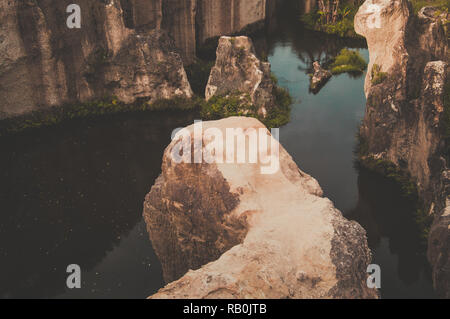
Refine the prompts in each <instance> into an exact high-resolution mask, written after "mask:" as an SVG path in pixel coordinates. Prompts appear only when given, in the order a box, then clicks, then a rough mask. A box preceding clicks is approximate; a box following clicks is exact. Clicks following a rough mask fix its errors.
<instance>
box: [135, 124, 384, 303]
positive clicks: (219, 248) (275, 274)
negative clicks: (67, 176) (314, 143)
mask: <svg viewBox="0 0 450 319" xmlns="http://www.w3.org/2000/svg"><path fill="white" fill-rule="evenodd" d="M197 125H198V124H197ZM197 127H198V126H197ZM210 128H215V132H216V133H217V132H221V134H223V136H224V137H225V136H227V129H235V128H241V129H242V131H240V132H239V131H238V132H237V133H236V135H237V136H238V137H244V138H245V136H246V135H247V139H248V141H247V143H246V148H245V149H246V154H247V157H248V160H247V161H246V163H217V162H215V163H211V164H207V163H205V162H203V163H197V164H189V163H177V162H178V161H176V160H175V158H174V156H173V154H177V152H179V146H180V143H182V142H183V141H184V139H185V138H187V137H191V138H192V137H193V136H194V135H195V134H198V133H195V132H196V130H197V129H196V128H195V127H194V125H192V126H189V127H187V128H186V129H185V130H184V131H182V132H184V133H183V134H179V135H177V136H176V137H175V139H174V140H173V141H172V143H171V144H170V145H169V146H168V147H167V149H166V151H165V153H164V158H163V164H162V174H161V175H160V177H159V178H158V179H157V181H156V182H155V185H154V186H153V187H152V189H151V192H150V193H149V194H148V195H147V197H146V199H145V203H144V213H143V215H144V218H145V221H146V223H147V229H148V232H149V234H150V239H151V241H152V244H153V247H154V249H155V251H156V253H157V255H158V257H159V259H160V261H161V264H162V267H163V272H164V278H165V280H166V282H170V281H173V280H177V279H178V280H177V281H175V282H172V283H170V284H168V285H167V286H166V287H164V288H162V289H161V290H160V291H159V292H158V293H157V294H155V295H154V296H152V298H341V297H348V298H372V297H376V296H377V293H376V291H375V290H373V289H369V288H368V287H367V285H366V278H367V273H366V270H367V266H368V264H370V260H371V253H370V250H369V248H368V246H367V240H366V233H365V231H364V229H363V228H362V227H361V226H360V225H359V224H358V223H356V222H354V221H348V220H346V219H345V218H344V217H343V216H342V214H341V213H340V212H339V211H338V210H337V209H336V208H335V207H334V205H333V203H332V202H331V201H330V200H329V199H327V198H323V197H322V194H323V192H322V189H321V188H320V186H319V184H318V183H317V181H316V180H315V179H314V178H312V177H311V176H309V175H307V174H306V173H304V172H302V171H301V170H300V169H299V168H298V167H297V165H296V164H295V163H294V161H293V160H292V158H291V156H290V155H289V154H288V153H287V152H286V150H284V148H283V147H282V146H281V145H280V144H279V143H278V142H277V141H276V139H274V138H273V136H271V135H270V133H269V132H268V131H267V129H266V128H265V127H264V126H263V125H262V124H261V123H260V122H259V121H258V120H256V119H253V118H244V117H231V118H227V119H224V120H220V121H210V122H203V123H202V134H203V135H197V136H203V138H202V139H203V142H202V144H200V145H203V151H205V150H207V149H209V148H208V147H209V146H210V145H211V143H213V141H216V139H212V138H211V134H210V133H209V129H210ZM255 131H256V132H258V138H259V139H260V140H261V139H262V138H264V140H265V139H266V138H267V144H266V145H268V143H269V141H270V142H271V144H270V147H269V148H268V150H269V153H268V154H272V155H273V156H274V157H271V160H272V166H271V168H273V169H268V167H269V165H270V163H269V161H264V162H263V161H261V158H262V157H261V156H259V157H258V160H257V161H256V163H253V164H252V163H251V162H250V158H251V157H250V154H251V153H252V152H250V149H251V148H249V145H250V142H249V141H250V137H249V136H252V134H253V132H255ZM197 132H198V131H197ZM213 132H214V131H213ZM216 136H217V135H216ZM200 141H201V140H200ZM224 144H225V145H226V143H224ZM251 145H253V144H251ZM189 149H190V147H189ZM230 149H231V146H229V148H228V150H230ZM277 149H278V150H279V151H278V154H279V155H278V156H277V155H276V154H277V152H276V150H277ZM237 151H238V150H237V148H236V149H235V152H237ZM193 153H194V154H198V153H196V152H195V151H194V152H193ZM212 153H213V154H219V153H217V152H212ZM263 153H264V152H263ZM183 154H184V153H183ZM225 154H227V150H226V151H225ZM235 154H236V153H235ZM184 155H186V154H184ZM188 157H190V156H189V155H188V156H187V157H186V158H188ZM219 157H220V156H219ZM275 159H276V160H275ZM278 160H279V161H278ZM275 163H279V166H278V165H276V164H275ZM192 269H194V270H192ZM180 277H181V278H180Z"/></svg>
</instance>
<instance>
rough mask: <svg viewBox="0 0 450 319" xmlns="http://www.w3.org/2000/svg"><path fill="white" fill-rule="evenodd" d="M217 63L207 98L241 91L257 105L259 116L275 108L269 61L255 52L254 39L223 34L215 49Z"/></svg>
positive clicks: (212, 73) (243, 98) (209, 84)
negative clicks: (259, 57) (261, 58)
mask: <svg viewBox="0 0 450 319" xmlns="http://www.w3.org/2000/svg"><path fill="white" fill-rule="evenodd" d="M216 56H217V58H216V64H215V65H214V66H213V68H212V69H211V74H210V76H209V80H208V84H207V86H206V92H205V97H206V100H209V99H210V98H211V97H213V96H226V95H229V94H235V93H238V94H241V95H242V100H243V101H244V100H246V99H245V96H246V95H248V96H249V99H250V103H251V104H252V105H254V106H256V107H257V109H258V111H257V112H258V115H261V116H265V115H266V114H267V113H268V112H269V111H270V110H271V109H273V108H275V107H276V105H275V103H276V102H275V96H274V95H273V89H274V85H275V83H274V82H273V80H272V77H271V70H270V63H269V62H261V61H260V60H259V59H258V58H257V57H256V54H255V49H254V47H253V42H252V40H251V39H250V38H248V37H245V36H240V37H228V36H223V37H221V38H220V40H219V45H218V47H217V52H216Z"/></svg>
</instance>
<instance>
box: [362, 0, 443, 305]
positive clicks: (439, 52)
mask: <svg viewBox="0 0 450 319" xmlns="http://www.w3.org/2000/svg"><path fill="white" fill-rule="evenodd" d="M355 30H356V32H357V33H359V34H361V35H363V36H364V37H366V39H367V44H368V47H369V53H370V63H369V69H368V70H369V72H368V74H367V78H366V84H365V93H366V96H367V109H366V115H365V118H364V121H363V125H362V126H361V130H360V136H361V139H362V141H363V143H362V144H363V145H364V148H366V149H365V153H366V154H365V155H364V156H363V157H365V158H372V159H376V160H382V161H388V162H391V163H394V164H395V165H396V166H397V167H398V168H399V169H401V170H406V171H407V172H408V173H409V174H410V175H411V176H412V177H413V178H414V180H415V181H416V184H417V188H418V191H419V196H420V198H421V200H422V201H423V202H424V207H425V208H424V209H425V211H426V212H429V214H434V215H435V217H434V219H435V223H434V226H433V227H432V229H431V232H430V236H429V248H428V255H429V260H430V262H431V265H432V267H433V281H434V285H435V288H436V290H437V291H438V292H439V294H440V295H441V296H446V297H449V296H450V295H449V293H450V284H449V282H450V281H449V280H450V271H449V269H450V255H449V254H448V252H449V246H450V245H449V240H450V237H449V234H450V226H449V218H448V217H446V213H445V212H446V206H447V205H446V201H447V200H446V197H447V194H448V191H447V190H446V189H445V178H443V174H444V175H445V171H446V165H447V164H446V161H445V145H444V144H445V143H444V140H443V136H444V135H443V134H444V133H445V125H446V123H445V120H444V86H445V84H446V82H447V81H448V65H447V62H448V57H447V53H448V47H447V40H446V36H445V33H444V30H443V28H442V24H441V21H440V19H439V17H438V15H436V14H435V10H434V9H432V8H423V9H422V10H421V11H420V12H419V14H418V16H414V15H413V13H412V9H411V5H410V4H409V3H408V2H407V1H406V0H367V1H366V2H365V3H364V4H363V5H362V6H361V7H360V9H359V11H358V13H357V14H356V16H355Z"/></svg>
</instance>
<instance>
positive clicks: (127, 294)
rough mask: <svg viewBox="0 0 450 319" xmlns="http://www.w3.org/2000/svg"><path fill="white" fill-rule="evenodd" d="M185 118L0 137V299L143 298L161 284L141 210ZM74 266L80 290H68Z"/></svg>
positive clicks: (88, 124) (90, 123)
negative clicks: (174, 133) (70, 267)
mask: <svg viewBox="0 0 450 319" xmlns="http://www.w3.org/2000/svg"><path fill="white" fill-rule="evenodd" d="M193 119H194V116H193V115H192V114H188V113H181V112H175V113H170V114H167V113H161V114H159V113H139V114H125V115H124V114H121V115H115V116H107V117H103V118H97V119H91V120H82V121H70V122H66V123H62V124H61V125H60V126H57V127H52V128H46V129H39V130H35V131H28V132H25V133H24V134H20V135H15V136H10V137H5V138H2V139H0V149H1V150H2V156H1V158H0V207H1V214H0V242H1V243H2V244H1V246H0V265H1V270H2V271H1V272H0V297H42V298H48V297H64V298H72V297H88V298H92V297H121V298H133V297H134V298H143V297H146V296H148V295H150V294H151V293H152V292H154V291H156V290H157V289H158V288H160V287H161V286H162V285H163V282H162V274H161V267H160V264H159V262H158V260H157V258H156V256H155V255H154V253H153V251H152V248H151V244H150V241H149V239H148V235H147V232H146V230H145V225H144V222H143V221H142V217H141V214H142V204H143V200H144V197H145V194H146V193H147V192H148V191H149V190H150V188H151V186H152V185H153V182H154V180H155V179H156V177H157V176H158V175H159V173H160V167H161V158H162V154H163V150H164V148H165V147H166V146H167V145H168V143H169V142H170V136H171V133H172V130H173V129H174V128H176V127H181V126H185V125H187V124H189V123H192V122H193ZM69 264H78V265H80V267H81V271H82V289H75V290H73V291H66V278H67V276H68V274H67V273H66V267H67V265H69Z"/></svg>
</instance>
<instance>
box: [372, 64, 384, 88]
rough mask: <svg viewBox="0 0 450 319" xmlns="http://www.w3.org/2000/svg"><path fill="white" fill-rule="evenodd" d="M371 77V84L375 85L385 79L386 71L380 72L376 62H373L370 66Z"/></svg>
mask: <svg viewBox="0 0 450 319" xmlns="http://www.w3.org/2000/svg"><path fill="white" fill-rule="evenodd" d="M371 77H372V80H371V82H372V84H373V85H377V84H380V83H382V82H383V81H384V80H386V78H387V73H386V72H381V67H380V66H379V65H378V64H374V65H373V66H372V71H371Z"/></svg>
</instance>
